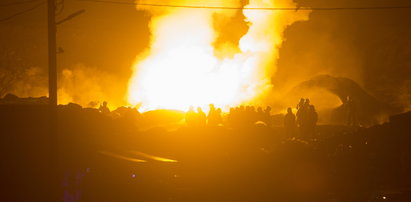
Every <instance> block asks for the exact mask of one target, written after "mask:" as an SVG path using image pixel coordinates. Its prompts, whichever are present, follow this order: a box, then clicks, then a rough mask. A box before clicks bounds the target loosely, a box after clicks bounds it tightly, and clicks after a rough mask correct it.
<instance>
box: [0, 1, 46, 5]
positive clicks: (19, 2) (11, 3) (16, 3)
mask: <svg viewBox="0 0 411 202" xmlns="http://www.w3.org/2000/svg"><path fill="white" fill-rule="evenodd" d="M36 1H39V0H28V1H17V2H10V3H3V4H0V6H14V5H19V4H25V3H32V2H36Z"/></svg>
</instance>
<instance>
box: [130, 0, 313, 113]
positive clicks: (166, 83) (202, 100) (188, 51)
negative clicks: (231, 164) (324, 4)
mask: <svg viewBox="0 0 411 202" xmlns="http://www.w3.org/2000/svg"><path fill="white" fill-rule="evenodd" d="M283 1H289V0H283ZM188 2H189V1H177V2H176V1H173V2H172V3H175V4H189V3H188ZM230 3H231V5H227V1H226V3H223V2H221V3H219V4H218V5H213V6H233V5H232V2H230ZM280 6H283V7H284V6H289V7H293V6H295V4H294V3H292V2H288V3H287V2H286V3H284V2H282V4H280V3H278V2H277V1H276V2H275V3H274V1H273V0H271V1H269V0H250V2H249V5H247V7H280ZM153 9H156V8H153ZM157 9H158V8H157ZM162 11H164V12H159V11H158V10H155V12H154V11H153V17H152V19H151V22H150V29H151V33H152V36H151V49H150V50H148V51H147V53H146V55H145V56H146V57H145V58H144V59H142V60H137V61H136V63H135V65H134V67H133V70H134V74H133V75H132V77H131V79H130V84H129V94H128V100H129V102H130V103H131V104H134V105H137V104H141V109H142V110H143V111H145V110H151V109H160V108H163V109H179V110H186V109H187V108H188V107H189V106H191V105H193V106H205V105H208V104H210V103H213V104H215V105H216V106H219V107H223V108H227V107H228V106H236V105H239V104H242V103H247V102H248V103H249V102H253V101H255V100H257V99H261V97H262V96H264V95H266V94H267V92H269V90H270V89H271V87H272V86H271V82H270V79H271V76H272V74H273V73H274V72H275V60H276V59H277V57H278V48H279V46H280V45H281V43H282V41H283V39H282V34H283V31H284V29H285V28H286V27H287V26H288V25H289V24H292V23H293V22H296V21H298V20H305V19H306V18H307V16H308V12H301V11H268V10H243V13H244V16H246V18H247V21H248V22H249V24H250V25H249V30H248V33H247V34H246V35H244V36H243V37H242V38H241V40H240V42H239V48H240V52H239V53H236V54H235V55H234V57H232V58H223V59H219V58H217V57H216V56H215V54H214V52H215V50H214V49H215V48H214V47H213V42H214V41H215V40H216V37H217V36H218V33H217V32H216V31H215V30H214V27H213V15H215V14H222V15H230V13H232V12H233V11H226V10H215V9H187V8H166V9H165V10H162Z"/></svg>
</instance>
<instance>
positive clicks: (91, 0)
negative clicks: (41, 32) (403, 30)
mask: <svg viewBox="0 0 411 202" xmlns="http://www.w3.org/2000/svg"><path fill="white" fill-rule="evenodd" d="M78 1H87V2H96V3H110V4H123V5H135V6H151V7H169V8H199V9H228V10H293V11H295V10H323V11H326V10H381V9H406V8H411V5H410V6H372V7H226V6H194V5H175V4H148V3H132V2H121V1H106V0H78Z"/></svg>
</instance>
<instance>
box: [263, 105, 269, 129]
mask: <svg viewBox="0 0 411 202" xmlns="http://www.w3.org/2000/svg"><path fill="white" fill-rule="evenodd" d="M263 121H264V123H266V124H267V126H270V125H271V107H270V106H267V107H266V108H265V110H264V120H263Z"/></svg>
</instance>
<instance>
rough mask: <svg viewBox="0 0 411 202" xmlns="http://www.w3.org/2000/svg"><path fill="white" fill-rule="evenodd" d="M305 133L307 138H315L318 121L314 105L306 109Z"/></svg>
mask: <svg viewBox="0 0 411 202" xmlns="http://www.w3.org/2000/svg"><path fill="white" fill-rule="evenodd" d="M306 121H307V123H306V125H307V127H306V130H307V131H306V133H307V135H308V137H309V138H313V137H314V136H315V127H316V125H317V121H318V114H317V111H315V107H314V105H309V106H308V108H307V118H306Z"/></svg>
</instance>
